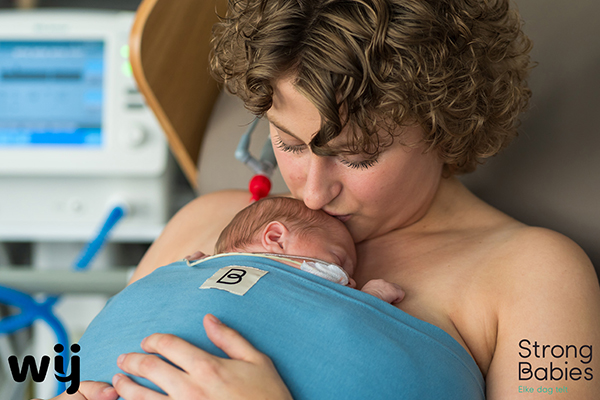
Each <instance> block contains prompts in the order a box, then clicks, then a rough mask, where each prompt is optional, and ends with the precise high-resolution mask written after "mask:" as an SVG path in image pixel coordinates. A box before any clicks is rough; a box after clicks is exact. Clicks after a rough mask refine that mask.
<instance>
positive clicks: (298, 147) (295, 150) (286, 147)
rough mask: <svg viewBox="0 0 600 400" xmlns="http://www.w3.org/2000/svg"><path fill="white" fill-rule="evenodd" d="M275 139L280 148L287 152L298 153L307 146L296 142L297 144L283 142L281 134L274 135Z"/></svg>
mask: <svg viewBox="0 0 600 400" xmlns="http://www.w3.org/2000/svg"><path fill="white" fill-rule="evenodd" d="M273 139H274V143H275V146H276V147H277V148H278V149H280V150H281V151H285V152H286V153H292V154H298V153H301V152H302V151H303V150H304V149H305V148H306V145H305V144H296V145H289V144H286V143H284V142H283V140H281V137H280V136H279V135H275V136H274V137H273Z"/></svg>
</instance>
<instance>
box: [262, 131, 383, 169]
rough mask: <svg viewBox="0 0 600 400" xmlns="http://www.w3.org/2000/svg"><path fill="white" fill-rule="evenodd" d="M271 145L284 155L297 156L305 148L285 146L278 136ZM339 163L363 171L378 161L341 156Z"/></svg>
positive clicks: (375, 159)
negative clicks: (284, 153)
mask: <svg viewBox="0 0 600 400" xmlns="http://www.w3.org/2000/svg"><path fill="white" fill-rule="evenodd" d="M273 143H274V144H275V146H276V147H277V148H278V149H280V150H281V151H284V152H286V153H292V154H299V153H302V152H303V151H304V150H305V149H306V148H307V146H306V144H304V143H303V144H294V145H291V144H287V143H285V142H284V141H283V140H282V139H281V137H280V136H279V135H273ZM353 156H356V157H359V156H360V155H351V156H350V157H353ZM338 159H339V162H340V164H342V165H345V166H346V167H348V168H352V169H360V170H365V169H368V168H371V167H372V166H373V165H375V164H377V162H378V160H377V158H368V159H362V160H350V159H348V158H347V157H346V158H344V157H343V156H341V155H340V156H338Z"/></svg>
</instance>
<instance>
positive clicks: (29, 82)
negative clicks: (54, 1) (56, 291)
mask: <svg viewBox="0 0 600 400" xmlns="http://www.w3.org/2000/svg"><path fill="white" fill-rule="evenodd" d="M133 17H134V13H133V12H127V11H95V10H94V11H78V10H27V11H15V10H7V11H4V12H0V192H1V193H2V195H1V196H0V241H7V242H10V241H33V242H40V241H42V242H45V241H53V242H54V241H69V242H72V241H87V240H89V239H90V237H91V236H92V235H93V234H94V233H95V231H96V229H97V228H98V225H99V223H100V222H101V221H102V219H103V218H104V217H105V216H106V215H107V213H108V211H109V210H110V209H111V207H112V206H114V205H115V204H116V203H118V202H121V203H125V204H126V205H127V206H128V207H129V211H130V212H129V214H128V215H127V217H126V219H125V220H123V221H122V222H121V223H119V225H118V226H117V228H116V229H115V232H114V233H113V234H112V235H111V236H112V238H113V240H116V241H126V242H151V241H152V240H153V239H154V238H156V236H157V235H158V234H159V233H160V231H161V229H162V227H163V226H164V224H165V222H166V220H167V219H168V217H169V215H168V214H169V212H170V210H169V202H170V194H169V193H170V192H171V187H170V181H171V180H172V179H171V177H172V176H171V174H170V173H169V172H168V169H169V168H168V167H169V165H172V163H171V162H169V160H170V157H168V148H167V144H166V140H165V138H164V134H163V132H162V130H161V128H160V125H159V124H158V122H157V121H156V118H155V117H154V115H153V114H152V112H151V111H150V109H149V108H148V107H147V106H146V104H145V102H144V99H143V98H142V95H141V94H140V93H139V92H138V90H137V87H136V84H135V81H134V79H133V77H132V74H131V66H130V64H129V49H128V40H129V34H130V30H131V26H132V23H133Z"/></svg>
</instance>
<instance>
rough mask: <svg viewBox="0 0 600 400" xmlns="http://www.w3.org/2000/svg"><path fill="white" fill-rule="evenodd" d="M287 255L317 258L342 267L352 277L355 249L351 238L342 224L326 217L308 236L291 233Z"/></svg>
mask: <svg viewBox="0 0 600 400" xmlns="http://www.w3.org/2000/svg"><path fill="white" fill-rule="evenodd" d="M293 235H294V239H293V240H292V241H291V242H290V245H289V246H290V247H289V248H288V251H287V253H288V254H292V255H304V256H307V257H313V258H318V259H319V260H323V261H327V262H329V263H333V264H336V265H339V266H340V267H342V268H343V269H344V270H345V271H346V272H347V273H348V275H350V276H352V274H353V273H354V267H355V265H356V249H355V247H354V241H353V240H352V236H350V233H349V232H348V229H346V227H345V226H344V224H343V223H342V222H340V221H339V220H337V219H336V218H333V217H327V218H326V219H324V221H323V223H322V224H321V225H320V226H319V227H317V228H315V229H313V230H311V232H310V233H309V234H306V233H305V234H304V235H298V234H296V233H295V232H294V233H293Z"/></svg>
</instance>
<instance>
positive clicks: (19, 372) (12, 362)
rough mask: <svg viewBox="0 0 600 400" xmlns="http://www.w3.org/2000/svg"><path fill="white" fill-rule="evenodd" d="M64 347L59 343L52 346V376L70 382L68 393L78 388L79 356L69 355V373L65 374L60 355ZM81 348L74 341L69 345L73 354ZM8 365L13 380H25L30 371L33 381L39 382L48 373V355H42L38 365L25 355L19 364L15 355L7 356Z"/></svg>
mask: <svg viewBox="0 0 600 400" xmlns="http://www.w3.org/2000/svg"><path fill="white" fill-rule="evenodd" d="M64 349H65V348H64V347H63V345H61V344H57V345H56V346H54V351H55V352H56V354H57V355H56V356H55V357H54V370H55V372H56V373H55V374H54V377H55V378H56V379H57V380H58V381H60V382H63V383H67V382H71V385H70V386H69V387H68V388H67V393H68V394H74V393H76V392H77V390H79V376H80V374H79V372H80V362H79V356H77V355H73V356H72V357H71V361H70V365H71V373H70V374H69V375H66V373H65V368H64V366H65V362H64V361H65V360H64V357H63V356H61V355H60V353H62V352H63V351H64ZM79 350H81V347H80V346H79V345H78V344H77V343H75V344H73V345H71V351H72V352H73V353H74V354H75V353H78V352H79ZM8 366H9V367H10V373H11V375H12V377H13V379H14V381H15V382H19V383H21V382H25V380H26V379H27V374H28V372H29V371H31V378H32V379H33V381H34V382H36V383H40V382H43V381H44V380H45V379H46V375H47V374H48V368H49V366H50V356H46V355H45V356H42V360H41V362H40V365H39V366H38V364H37V361H36V359H35V358H34V357H33V356H31V355H27V356H25V357H23V363H22V364H21V366H19V361H18V359H17V356H10V357H8Z"/></svg>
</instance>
